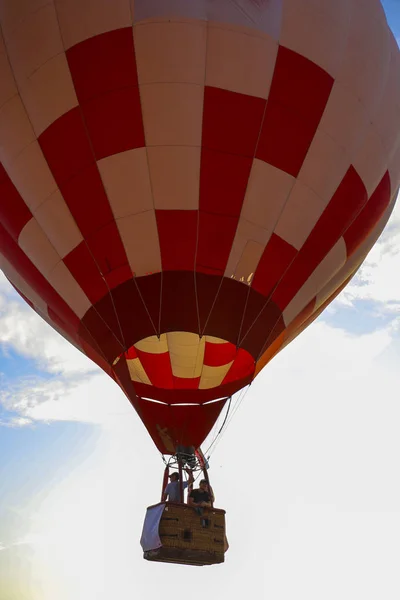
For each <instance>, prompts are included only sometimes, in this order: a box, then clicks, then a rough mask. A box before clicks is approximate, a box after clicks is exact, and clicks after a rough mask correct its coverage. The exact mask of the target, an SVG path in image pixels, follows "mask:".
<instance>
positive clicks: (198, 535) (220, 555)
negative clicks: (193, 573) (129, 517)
mask: <svg viewBox="0 0 400 600" xmlns="http://www.w3.org/2000/svg"><path fill="white" fill-rule="evenodd" d="M150 508H154V507H149V509H150ZM149 509H148V510H149ZM158 534H159V538H160V540H161V544H162V545H161V547H160V548H157V549H154V550H146V551H145V552H144V558H145V559H146V560H152V561H161V562H175V563H180V564H190V565H212V564H217V563H222V562H224V553H225V551H226V549H227V542H226V537H225V511H224V510H221V509H218V508H204V509H203V511H202V514H201V515H199V514H198V513H197V512H196V511H195V509H194V508H192V507H190V506H188V505H187V504H174V503H172V502H167V503H165V507H164V510H163V512H162V515H161V518H160V521H159V527H158Z"/></svg>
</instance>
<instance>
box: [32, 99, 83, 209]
mask: <svg viewBox="0 0 400 600" xmlns="http://www.w3.org/2000/svg"><path fill="white" fill-rule="evenodd" d="M38 141H39V144H40V147H41V148H42V151H43V154H44V156H45V158H46V160H47V163H48V165H49V167H50V169H51V172H52V173H53V176H54V179H55V180H56V182H57V185H58V186H59V187H60V188H61V186H62V184H63V183H65V182H66V181H68V180H69V179H71V177H73V176H74V175H77V173H79V171H81V170H82V169H84V168H85V167H88V166H89V165H90V164H92V163H94V156H93V152H92V149H91V147H90V142H89V138H88V136H87V133H86V129H85V125H84V123H83V119H82V115H81V111H80V108H79V106H77V107H75V108H73V109H71V110H70V111H69V112H67V113H65V114H64V115H63V116H62V117H60V118H59V119H57V121H54V123H52V124H51V125H50V127H48V128H47V129H46V130H45V131H44V132H43V133H42V134H41V135H40V137H39V138H38ZM85 201H86V202H87V201H88V198H87V197H86V198H85Z"/></svg>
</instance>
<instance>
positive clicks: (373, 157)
mask: <svg viewBox="0 0 400 600" xmlns="http://www.w3.org/2000/svg"><path fill="white" fill-rule="evenodd" d="M387 163H388V156H387V152H386V151H385V149H384V147H383V145H382V141H381V139H380V137H379V135H378V133H377V131H376V128H375V126H374V125H370V127H369V131H368V134H367V136H366V138H365V140H364V143H363V145H362V146H361V148H360V150H359V152H358V153H357V154H356V155H355V157H354V158H353V165H354V168H355V169H356V171H357V173H358V174H359V175H360V177H361V179H362V180H363V182H364V185H365V187H366V189H367V192H368V196H371V194H372V193H373V192H374V190H375V189H376V187H377V186H378V184H379V182H380V181H381V179H382V177H383V175H384V174H385V172H386V170H387Z"/></svg>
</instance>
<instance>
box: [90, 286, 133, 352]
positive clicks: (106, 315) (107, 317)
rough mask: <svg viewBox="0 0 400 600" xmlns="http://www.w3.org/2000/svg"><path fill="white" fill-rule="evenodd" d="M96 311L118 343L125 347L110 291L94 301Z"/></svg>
mask: <svg viewBox="0 0 400 600" xmlns="http://www.w3.org/2000/svg"><path fill="white" fill-rule="evenodd" d="M96 312H97V314H98V316H99V317H100V318H101V319H102V320H103V321H104V323H105V324H106V326H107V327H108V328H109V329H110V331H111V332H112V333H113V334H114V337H115V338H117V340H118V341H119V343H120V344H121V345H122V346H123V347H124V348H126V347H127V346H126V343H125V340H124V336H123V334H122V330H121V327H120V323H119V319H118V315H117V313H116V311H115V306H114V303H113V299H112V296H111V294H110V293H107V294H106V295H105V296H104V297H103V298H102V299H101V300H100V301H99V302H97V303H96ZM118 356H119V355H118ZM115 358H116V356H115Z"/></svg>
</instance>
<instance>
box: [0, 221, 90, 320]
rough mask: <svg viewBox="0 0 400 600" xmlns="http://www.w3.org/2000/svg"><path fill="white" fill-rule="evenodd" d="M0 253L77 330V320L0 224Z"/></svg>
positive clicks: (50, 306)
mask: <svg viewBox="0 0 400 600" xmlns="http://www.w3.org/2000/svg"><path fill="white" fill-rule="evenodd" d="M0 252H1V253H2V254H3V255H4V256H5V257H6V259H7V260H8V261H9V262H10V263H11V264H12V265H13V267H14V268H15V269H16V270H17V271H18V273H19V274H20V275H21V277H22V278H23V279H25V281H26V282H27V284H28V285H29V286H30V287H31V288H32V289H33V290H34V291H35V292H36V293H37V294H38V295H39V296H40V297H41V298H42V299H43V301H44V302H45V303H46V304H47V306H48V307H49V308H52V309H53V310H54V312H55V313H57V314H58V315H59V317H60V318H61V319H62V320H63V321H65V322H66V323H69V324H70V326H71V327H72V328H73V330H74V331H77V330H78V327H79V318H78V317H77V316H76V314H75V313H74V312H73V311H72V310H71V308H70V307H69V306H68V304H67V303H66V302H65V301H64V300H63V299H62V298H61V296H59V295H58V293H57V292H56V291H55V289H54V288H53V287H52V286H51V285H50V284H49V282H48V281H47V279H45V278H44V277H43V275H42V274H41V273H40V271H38V269H37V268H36V267H35V265H34V264H33V263H32V262H31V261H30V260H29V258H28V257H27V256H26V254H25V253H24V252H23V251H22V250H21V248H20V247H19V246H18V244H17V243H16V242H15V241H14V240H13V239H12V237H11V236H10V234H9V233H8V232H7V231H6V229H5V228H4V227H3V225H2V223H1V222H0Z"/></svg>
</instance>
